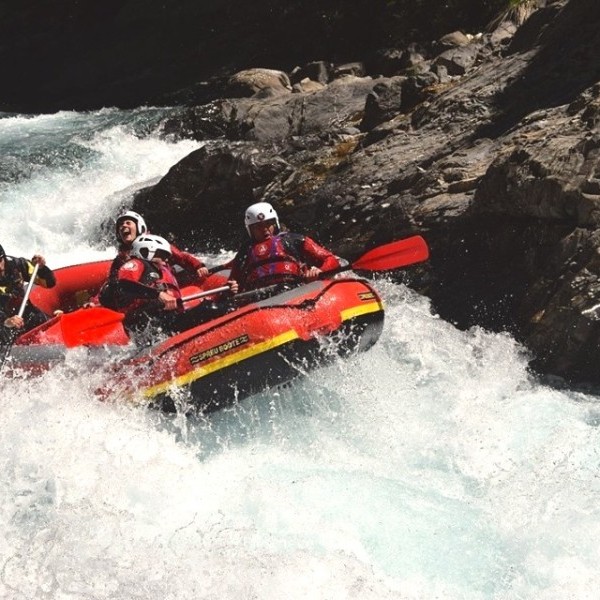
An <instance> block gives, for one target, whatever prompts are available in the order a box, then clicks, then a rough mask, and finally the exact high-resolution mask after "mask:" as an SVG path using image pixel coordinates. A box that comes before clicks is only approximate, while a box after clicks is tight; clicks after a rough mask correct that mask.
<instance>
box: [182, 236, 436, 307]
mask: <svg viewBox="0 0 600 600" xmlns="http://www.w3.org/2000/svg"><path fill="white" fill-rule="evenodd" d="M428 258H429V248H428V246H427V242H426V241H425V240H424V239H423V238H422V237H421V236H420V235H413V236H412V237H409V238H405V239H403V240H397V241H395V242H390V243H388V244H383V245H381V246H377V247H376V248H373V249H372V250H369V251H367V252H365V253H364V254H363V255H362V256H360V257H359V258H357V259H356V260H355V261H354V262H352V263H348V264H347V265H344V266H341V267H338V268H337V269H333V270H331V271H325V272H324V273H322V274H321V276H320V277H319V279H327V278H328V277H331V276H332V275H335V274H336V273H342V272H344V271H350V270H355V271H392V270H394V269H401V268H402V267H408V266H409V265H413V264H415V263H419V262H423V261H425V260H427V259H428ZM278 285H279V284H276V285H274V286H269V287H272V288H276V287H278ZM265 289H267V288H260V289H259V290H251V291H250V292H243V294H247V295H251V294H256V293H257V292H259V291H263V292H264V291H265ZM228 290H229V286H228V285H224V286H222V287H218V288H214V289H212V290H206V291H204V292H198V293H197V294H192V295H190V296H185V297H183V298H182V299H181V301H182V302H188V301H190V300H196V299H198V298H203V297H204V296H210V295H212V294H218V293H221V292H226V291H228ZM243 294H237V295H236V296H235V298H241V297H243Z"/></svg>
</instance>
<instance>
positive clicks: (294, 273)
mask: <svg viewBox="0 0 600 600" xmlns="http://www.w3.org/2000/svg"><path fill="white" fill-rule="evenodd" d="M286 238H290V241H291V239H292V236H290V235H289V234H283V235H282V234H279V235H275V236H273V237H271V238H269V239H267V240H265V241H264V242H258V243H256V244H253V245H252V246H250V247H249V248H248V254H247V256H246V260H245V261H244V275H245V278H244V280H245V283H246V287H248V288H252V287H254V284H255V283H256V282H258V281H259V280H260V282H261V285H263V284H265V283H268V284H271V283H279V282H281V281H286V280H289V279H295V278H298V277H301V276H302V271H303V265H302V263H301V262H300V260H299V259H297V258H295V257H294V256H293V255H292V253H291V245H290V244H289V243H288V244H286V243H285V242H284V240H286Z"/></svg>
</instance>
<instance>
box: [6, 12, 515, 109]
mask: <svg viewBox="0 0 600 600" xmlns="http://www.w3.org/2000/svg"><path fill="white" fill-rule="evenodd" d="M505 2H506V0H486V2H483V3H476V5H475V6H474V5H473V2H472V0H450V1H449V2H446V3H444V5H443V6H442V5H440V3H439V0H421V1H420V2H419V3H415V2H414V1H413V0H352V2H348V1H347V0H252V2H248V1H247V0H102V1H101V2H93V1H92V2H85V1H82V0H52V1H48V0H19V1H18V2H3V3H2V5H1V6H0V82H1V83H2V87H1V90H0V111H2V110H4V111H12V112H54V111H57V110H73V109H74V110H84V109H98V108H102V107H105V106H119V107H135V106H139V105H164V104H168V105H173V104H183V103H189V104H202V103H205V102H208V101H209V100H213V99H215V98H217V97H219V96H220V95H221V93H222V89H223V84H224V83H225V82H226V81H227V79H228V77H229V76H230V75H232V74H233V73H235V72H236V71H241V70H243V69H244V70H245V69H249V68H255V67H262V66H268V67H269V68H271V69H279V70H284V71H286V72H289V71H291V70H292V69H293V68H294V67H296V66H297V65H304V64H307V63H311V62H314V61H320V60H321V59H323V58H326V59H327V60H328V61H332V62H336V63H338V64H340V63H350V62H351V61H356V60H364V59H365V58H366V57H367V56H368V55H370V54H371V52H374V51H375V50H377V49H378V48H380V47H381V46H385V45H389V44H393V43H394V39H402V38H403V37H405V35H406V34H407V32H414V31H419V32H420V35H422V36H424V38H425V39H434V38H436V37H438V36H439V35H441V34H442V33H445V32H446V31H451V30H452V29H455V28H458V27H467V28H468V29H469V30H472V29H473V28H474V27H480V26H482V25H483V24H485V23H487V22H488V21H489V20H490V19H491V18H492V16H493V15H494V13H495V12H496V11H497V10H500V9H501V8H502V7H503V6H504V4H505ZM311 78H312V79H314V77H311Z"/></svg>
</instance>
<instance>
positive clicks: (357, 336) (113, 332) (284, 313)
mask: <svg viewBox="0 0 600 600" xmlns="http://www.w3.org/2000/svg"><path fill="white" fill-rule="evenodd" d="M109 265H110V261H102V262H95V263H88V264H81V265H75V266H71V267H65V268H62V269H57V270H56V271H55V275H56V279H57V285H56V286H55V287H54V288H52V289H45V288H41V287H40V288H34V290H33V292H32V294H31V300H32V302H34V303H35V305H36V306H38V307H39V308H41V309H42V310H44V311H45V312H46V313H48V314H49V315H51V314H53V313H54V312H55V311H57V310H60V311H64V312H63V314H59V315H57V316H54V317H53V318H52V319H50V320H49V321H48V322H47V323H45V324H43V325H41V326H39V327H37V328H36V329H33V330H31V331H29V332H27V333H25V334H23V335H22V336H20V337H19V338H17V340H16V342H15V344H14V346H13V348H12V351H11V356H10V359H9V365H10V368H12V369H15V368H19V369H24V370H26V371H28V372H29V373H31V374H39V373H42V372H44V371H46V370H48V369H49V368H51V367H52V366H53V365H55V364H57V363H58V362H61V361H64V359H65V357H66V356H67V353H68V352H69V351H70V349H72V348H79V347H85V348H86V351H87V354H88V355H89V361H90V364H89V368H97V367H101V368H104V369H106V374H107V381H106V384H105V385H104V386H103V389H102V395H104V396H107V397H110V398H113V399H116V400H120V399H127V400H130V401H134V402H139V403H145V404H148V405H156V406H159V407H160V408H162V409H165V410H173V409H174V408H175V404H176V399H177V398H181V397H182V395H181V390H182V388H187V389H188V390H189V391H190V392H191V393H189V394H185V395H184V396H185V398H186V401H187V402H191V404H192V405H193V406H194V407H195V408H196V409H199V410H202V411H207V410H214V409H216V408H220V407H222V406H225V405H228V404H230V403H231V402H232V401H233V400H236V399H242V398H244V397H246V396H248V395H251V394H253V393H256V392H259V391H261V390H264V389H266V388H268V387H271V386H275V385H278V384H282V383H285V382H287V381H290V380H291V379H293V378H294V377H296V376H298V375H300V374H302V373H306V372H307V371H308V370H310V369H312V368H315V367H316V366H320V365H323V364H325V363H327V362H329V361H331V360H332V359H333V358H334V357H336V356H340V355H348V354H350V353H352V352H357V351H362V350H366V349H367V348H369V347H371V346H372V345H373V344H374V343H375V341H376V340H377V339H378V337H379V335H380V333H381V329H382V325H383V316H384V309H383V305H382V302H381V299H380V297H379V296H378V294H377V292H376V291H375V290H374V289H373V287H372V286H371V285H370V284H369V283H368V282H366V281H365V280H363V279H360V278H357V277H344V278H340V279H330V280H323V281H315V282H312V283H308V284H305V285H300V286H297V287H293V288H292V289H287V290H283V291H279V293H274V294H272V295H268V296H267V297H263V298H262V299H261V298H259V297H256V298H254V300H252V299H250V300H251V301H250V302H248V298H247V297H246V298H245V302H246V303H245V304H244V305H243V306H240V307H238V308H235V307H234V308H233V309H232V310H231V311H230V312H228V313H226V314H225V315H223V316H221V317H218V318H216V319H214V320H211V321H209V322H206V323H202V324H200V325H198V326H196V327H193V328H192V329H189V330H187V331H184V332H182V333H179V334H176V335H173V336H171V337H169V338H168V339H165V340H163V341H160V342H158V343H156V344H154V345H152V346H150V347H146V348H143V349H140V348H138V347H136V346H134V345H133V344H132V343H131V341H130V340H129V337H128V336H127V334H126V332H125V330H124V328H123V315H122V314H121V313H119V312H116V311H112V310H109V309H107V308H102V307H95V308H81V307H82V305H83V304H84V303H85V302H87V301H88V300H89V298H90V297H91V296H93V295H94V294H96V293H97V291H98V289H99V287H100V286H101V284H102V283H103V282H104V281H105V279H106V276H107V273H108V268H109ZM223 281H224V278H223V277H222V276H220V275H219V274H217V275H213V276H211V278H209V280H208V281H207V282H206V284H205V285H204V287H205V288H206V289H211V288H213V287H216V286H218V285H219V284H221V283H222V282H223ZM182 291H183V295H184V297H185V296H189V295H194V294H196V293H198V292H200V291H202V290H201V288H199V287H194V286H186V287H184V288H183V290H182ZM263 293H264V292H263ZM259 294H260V292H257V296H259ZM190 306H193V302H189V303H188V302H186V308H187V307H190ZM111 359H114V360H111Z"/></svg>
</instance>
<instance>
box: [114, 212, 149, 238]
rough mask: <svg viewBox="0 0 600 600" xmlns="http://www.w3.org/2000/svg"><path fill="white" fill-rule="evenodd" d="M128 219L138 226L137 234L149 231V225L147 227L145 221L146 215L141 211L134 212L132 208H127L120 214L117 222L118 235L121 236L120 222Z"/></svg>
mask: <svg viewBox="0 0 600 600" xmlns="http://www.w3.org/2000/svg"><path fill="white" fill-rule="evenodd" d="M126 220H130V221H133V222H134V223H135V226H136V228H137V233H136V235H138V236H140V235H144V233H146V232H147V231H148V227H146V221H144V217H142V215H140V214H139V213H136V212H133V211H132V210H127V211H125V212H124V213H123V214H121V215H119V216H118V217H117V220H116V222H115V230H116V233H117V237H119V224H120V223H121V221H126ZM119 239H120V238H119Z"/></svg>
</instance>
